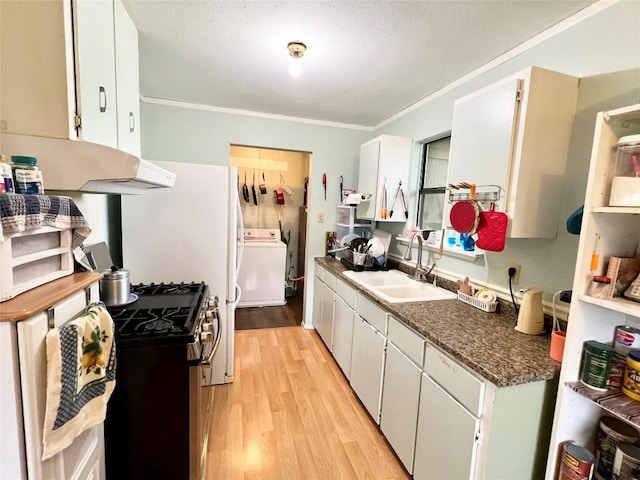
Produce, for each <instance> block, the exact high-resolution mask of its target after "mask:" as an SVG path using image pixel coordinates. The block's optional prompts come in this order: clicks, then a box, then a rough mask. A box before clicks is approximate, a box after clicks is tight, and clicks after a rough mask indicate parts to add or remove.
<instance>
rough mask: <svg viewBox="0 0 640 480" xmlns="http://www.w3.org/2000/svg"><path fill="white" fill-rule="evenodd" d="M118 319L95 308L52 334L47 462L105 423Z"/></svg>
mask: <svg viewBox="0 0 640 480" xmlns="http://www.w3.org/2000/svg"><path fill="white" fill-rule="evenodd" d="M113 330H114V329H113V320H112V318H111V316H110V315H109V312H107V310H106V309H104V308H102V307H99V306H92V307H90V308H89V309H88V310H87V313H86V315H83V316H82V317H79V318H77V319H75V320H73V321H71V322H69V323H67V324H66V325H63V326H62V327H59V328H54V329H51V330H50V331H49V332H48V333H47V404H46V411H45V419H44V434H43V437H42V442H43V447H44V448H43V454H42V460H47V459H48V458H50V457H52V456H53V455H55V454H57V453H58V452H60V451H62V450H64V449H65V448H67V447H68V446H69V445H70V444H71V443H72V442H73V440H74V439H75V438H76V437H77V436H78V435H80V434H81V433H82V432H83V431H85V430H86V429H88V428H91V427H93V426H95V425H98V424H100V423H102V422H104V419H105V416H106V413H107V401H108V400H109V397H110V396H111V392H113V388H114V387H115V374H116V356H115V352H116V351H115V342H114V341H113Z"/></svg>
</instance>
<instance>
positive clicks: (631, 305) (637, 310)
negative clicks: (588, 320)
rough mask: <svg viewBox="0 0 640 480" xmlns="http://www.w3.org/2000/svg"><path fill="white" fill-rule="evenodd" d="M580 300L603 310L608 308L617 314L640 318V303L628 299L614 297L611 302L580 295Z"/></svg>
mask: <svg viewBox="0 0 640 480" xmlns="http://www.w3.org/2000/svg"><path fill="white" fill-rule="evenodd" d="M578 299H579V300H581V301H583V302H586V303H590V304H592V305H597V306H599V307H602V308H607V309H609V310H613V311H616V312H620V313H624V314H626V315H631V316H634V317H640V303H638V302H634V301H631V300H627V299H626V298H622V297H614V298H612V299H610V300H603V299H600V298H594V297H591V296H589V295H586V294H580V295H578Z"/></svg>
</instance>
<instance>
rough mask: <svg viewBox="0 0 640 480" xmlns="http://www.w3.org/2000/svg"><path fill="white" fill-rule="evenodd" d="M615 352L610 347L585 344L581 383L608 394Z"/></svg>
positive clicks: (593, 343) (594, 343)
mask: <svg viewBox="0 0 640 480" xmlns="http://www.w3.org/2000/svg"><path fill="white" fill-rule="evenodd" d="M614 353H615V351H614V350H613V348H612V347H611V346H609V345H605V344H601V343H598V342H585V344H584V347H583V350H582V372H581V374H580V382H581V383H583V384H584V385H586V386H587V387H590V388H593V389H594V390H598V391H601V392H606V391H607V387H608V384H609V374H610V373H611V364H612V359H613V354H614Z"/></svg>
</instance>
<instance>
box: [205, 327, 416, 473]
mask: <svg viewBox="0 0 640 480" xmlns="http://www.w3.org/2000/svg"><path fill="white" fill-rule="evenodd" d="M235 338H236V350H235V355H236V363H235V381H234V382H233V383H232V384H228V385H222V386H216V387H214V400H213V413H212V420H211V431H210V435H209V448H208V450H209V454H208V460H207V462H208V463H207V479H208V480H235V479H240V480H249V479H273V480H298V479H309V480H318V479H331V480H343V479H345V480H347V479H408V478H410V477H409V475H408V474H407V472H406V471H405V470H404V469H403V467H402V465H401V463H400V461H399V460H398V459H397V457H396V456H395V455H394V454H393V452H392V450H391V448H390V446H389V445H388V443H387V442H386V440H385V439H384V437H383V435H382V434H381V433H380V431H379V430H378V428H377V426H376V425H375V423H374V422H373V420H372V419H371V418H370V417H369V415H368V414H367V412H366V411H365V409H364V407H363V406H362V405H361V404H360V402H359V401H358V399H357V398H356V396H355V394H354V393H353V391H352V390H351V388H350V387H349V384H348V381H347V379H346V378H345V377H344V376H343V375H342V372H341V371H340V368H339V367H338V366H337V364H336V363H335V362H334V360H333V358H332V357H331V354H330V353H329V352H328V351H327V349H326V348H325V346H324V344H323V343H322V340H321V339H320V337H319V336H318V335H317V333H316V332H315V330H305V329H304V328H302V327H283V328H272V329H258V330H243V331H236V334H235Z"/></svg>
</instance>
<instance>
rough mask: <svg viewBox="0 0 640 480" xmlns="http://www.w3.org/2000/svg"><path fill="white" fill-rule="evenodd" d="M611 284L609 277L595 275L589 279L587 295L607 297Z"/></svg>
mask: <svg viewBox="0 0 640 480" xmlns="http://www.w3.org/2000/svg"><path fill="white" fill-rule="evenodd" d="M610 286H611V278H610V277H605V276H604V275H596V276H594V277H593V279H592V280H591V285H590V286H589V296H590V297H594V298H605V299H606V298H609V295H608V293H609V288H610Z"/></svg>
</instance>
